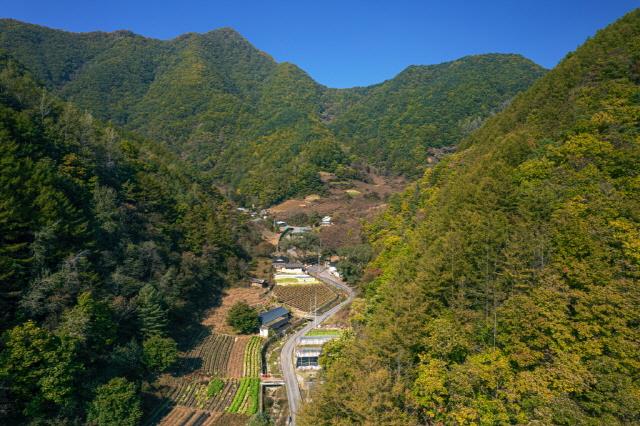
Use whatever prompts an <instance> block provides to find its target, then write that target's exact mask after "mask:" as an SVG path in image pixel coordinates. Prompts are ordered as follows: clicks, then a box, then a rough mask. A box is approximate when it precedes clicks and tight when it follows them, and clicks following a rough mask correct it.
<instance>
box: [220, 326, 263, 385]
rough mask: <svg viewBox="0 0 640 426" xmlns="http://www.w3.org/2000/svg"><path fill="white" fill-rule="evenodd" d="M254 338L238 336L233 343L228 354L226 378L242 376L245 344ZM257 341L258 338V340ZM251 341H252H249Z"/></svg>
mask: <svg viewBox="0 0 640 426" xmlns="http://www.w3.org/2000/svg"><path fill="white" fill-rule="evenodd" d="M254 338H255V336H254V337H249V336H238V337H236V338H235V341H234V342H233V348H232V349H231V353H230V354H229V362H228V363H227V377H234V378H240V377H242V376H243V374H244V358H245V350H246V349H247V343H249V341H250V339H254ZM258 339H259V338H258ZM251 341H252V340H251Z"/></svg>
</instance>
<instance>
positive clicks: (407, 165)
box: [331, 54, 543, 177]
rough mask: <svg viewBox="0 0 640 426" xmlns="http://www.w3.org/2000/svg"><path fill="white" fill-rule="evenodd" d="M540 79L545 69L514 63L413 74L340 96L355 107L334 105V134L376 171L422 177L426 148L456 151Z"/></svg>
mask: <svg viewBox="0 0 640 426" xmlns="http://www.w3.org/2000/svg"><path fill="white" fill-rule="evenodd" d="M541 75H543V69H542V68H540V67H539V66H538V65H536V64H534V63H533V62H531V61H529V60H528V59H525V58H523V57H522V56H519V55H496V54H493V55H491V54H489V55H477V56H466V57H464V58H461V59H459V60H457V61H453V62H447V63H443V64H439V65H429V66H412V67H409V68H407V69H406V70H404V71H403V72H401V73H400V74H398V76H397V77H395V78H394V79H393V80H389V81H386V82H384V83H382V84H379V85H376V86H371V87H367V88H364V89H362V88H360V89H348V90H347V91H352V92H354V94H350V93H347V94H346V95H342V94H339V95H338V97H339V98H342V99H344V98H347V99H349V97H355V99H354V100H351V101H346V102H345V101H343V102H345V103H346V104H347V106H341V105H340V104H338V107H337V108H338V111H340V110H344V112H343V113H342V114H338V115H337V117H336V119H335V120H334V121H333V122H332V123H331V127H332V128H333V129H334V131H335V133H336V137H337V138H338V139H339V140H341V141H344V142H345V144H347V145H348V146H349V147H351V151H352V152H357V153H358V155H360V156H362V157H364V158H366V159H367V161H369V162H371V163H373V164H374V165H376V166H378V167H380V168H382V169H383V170H386V171H391V172H393V173H398V174H403V175H405V176H409V177H419V176H420V175H421V174H422V172H423V171H424V167H425V165H426V164H427V148H428V147H439V146H447V145H455V144H456V143H457V142H458V141H459V140H460V139H462V138H463V137H464V136H466V135H468V134H469V133H471V132H472V131H473V130H475V129H477V128H478V127H480V125H481V124H482V122H483V121H484V120H485V119H486V118H487V117H489V116H490V115H491V114H493V113H496V112H497V111H499V110H501V109H502V108H504V106H506V105H507V104H508V103H509V101H511V99H512V98H513V96H514V94H515V93H518V92H521V91H523V90H525V89H526V88H528V87H529V86H530V85H531V83H532V81H533V80H535V79H536V78H538V77H540V76H541ZM338 102H339V101H338Z"/></svg>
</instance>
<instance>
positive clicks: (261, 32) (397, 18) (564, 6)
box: [0, 0, 640, 87]
mask: <svg viewBox="0 0 640 426" xmlns="http://www.w3.org/2000/svg"><path fill="white" fill-rule="evenodd" d="M636 7H640V0H638V1H626V0H574V1H563V0H555V1H548V0H536V1H530V0H512V1H507V0H500V1H478V0H476V1H474V0H467V1H459V0H449V1H429V0H424V1H404V0H395V1H376V0H369V1H349V0H342V1H334V0H316V1H307V0H297V1H288V0H287V1H285V0H262V1H260V0H255V1H245V0H235V1H216V0H209V1H206V0H203V1H194V0H182V1H162V0H156V1H141V0H129V1H122V0H114V1H94V0H55V1H53V0H46V1H45V0H0V16H2V17H6V18H15V19H19V20H22V21H27V22H32V23H36V24H41V25H46V26H49V27H53V28H60V29H65V30H69V31H79V32H80V31H92V30H102V31H113V30H116V29H128V30H131V31H134V32H136V33H138V34H142V35H145V36H148V37H154V38H160V39H169V38H173V37H175V36H177V35H179V34H182V33H185V32H206V31H209V30H212V29H215V28H220V27H233V28H235V29H236V30H238V31H239V32H240V33H241V34H243V35H244V36H245V37H246V38H247V39H249V41H251V43H253V44H254V45H255V46H256V47H258V48H259V49H261V50H264V51H265V52H267V53H269V54H270V55H272V56H273V57H274V58H275V59H276V60H277V61H289V62H293V63H295V64H296V65H298V66H300V67H302V68H303V69H304V70H305V71H307V72H308V73H309V74H310V75H311V76H312V77H313V78H314V79H316V80H317V81H318V82H320V83H322V84H325V85H328V86H330V87H351V86H361V85H368V84H372V83H378V82H380V81H383V80H386V79H389V78H392V77H393V76H394V75H396V74H397V73H398V72H400V71H401V70H402V69H404V68H405V67H407V66H408V65H412V64H434V63H440V62H444V61H447V60H451V59H455V58H458V57H461V56H464V55H469V54H477V53H489V52H510V53H520V54H522V55H524V56H526V57H528V58H530V59H532V60H534V61H535V62H537V63H539V64H541V65H543V66H545V67H548V68H549V67H553V66H554V65H555V64H556V63H557V62H558V61H559V60H560V59H562V57H564V55H565V54H566V53H567V52H569V51H572V50H574V49H575V48H576V47H578V46H579V45H580V44H581V43H582V42H584V41H585V39H586V38H587V37H589V36H591V35H593V34H594V33H595V31H597V30H598V29H600V28H602V27H604V26H606V25H607V24H609V23H611V22H613V21H615V20H616V19H617V18H619V17H620V16H622V15H624V14H625V13H627V12H629V11H630V10H632V9H634V8H636Z"/></svg>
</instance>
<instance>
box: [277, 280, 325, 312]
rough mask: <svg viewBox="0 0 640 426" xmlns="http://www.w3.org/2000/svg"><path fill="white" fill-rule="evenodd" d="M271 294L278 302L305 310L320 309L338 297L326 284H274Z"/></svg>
mask: <svg viewBox="0 0 640 426" xmlns="http://www.w3.org/2000/svg"><path fill="white" fill-rule="evenodd" d="M273 294H274V295H275V296H276V298H277V299H278V300H279V301H280V302H282V303H284V304H287V305H289V306H291V307H293V308H296V309H299V310H301V311H305V312H312V311H313V310H314V309H320V308H322V307H323V306H325V305H327V304H329V303H331V302H333V301H335V300H336V299H337V297H338V295H337V294H336V293H335V292H334V291H333V290H331V288H330V287H329V286H327V285H326V284H310V285H296V286H279V285H276V286H275V288H274V289H273Z"/></svg>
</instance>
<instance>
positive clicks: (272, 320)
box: [259, 306, 291, 337]
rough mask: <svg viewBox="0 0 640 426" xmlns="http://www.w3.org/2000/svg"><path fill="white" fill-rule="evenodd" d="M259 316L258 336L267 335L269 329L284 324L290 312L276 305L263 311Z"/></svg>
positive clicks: (274, 328) (277, 327)
mask: <svg viewBox="0 0 640 426" xmlns="http://www.w3.org/2000/svg"><path fill="white" fill-rule="evenodd" d="M259 317H260V336H262V337H269V330H278V329H280V328H281V327H282V326H284V325H286V324H287V323H288V322H289V319H290V318H291V313H290V312H289V311H288V310H287V309H285V308H283V307H281V306H280V307H277V308H275V309H271V310H270V311H266V312H263V313H261V314H260V315H259Z"/></svg>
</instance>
